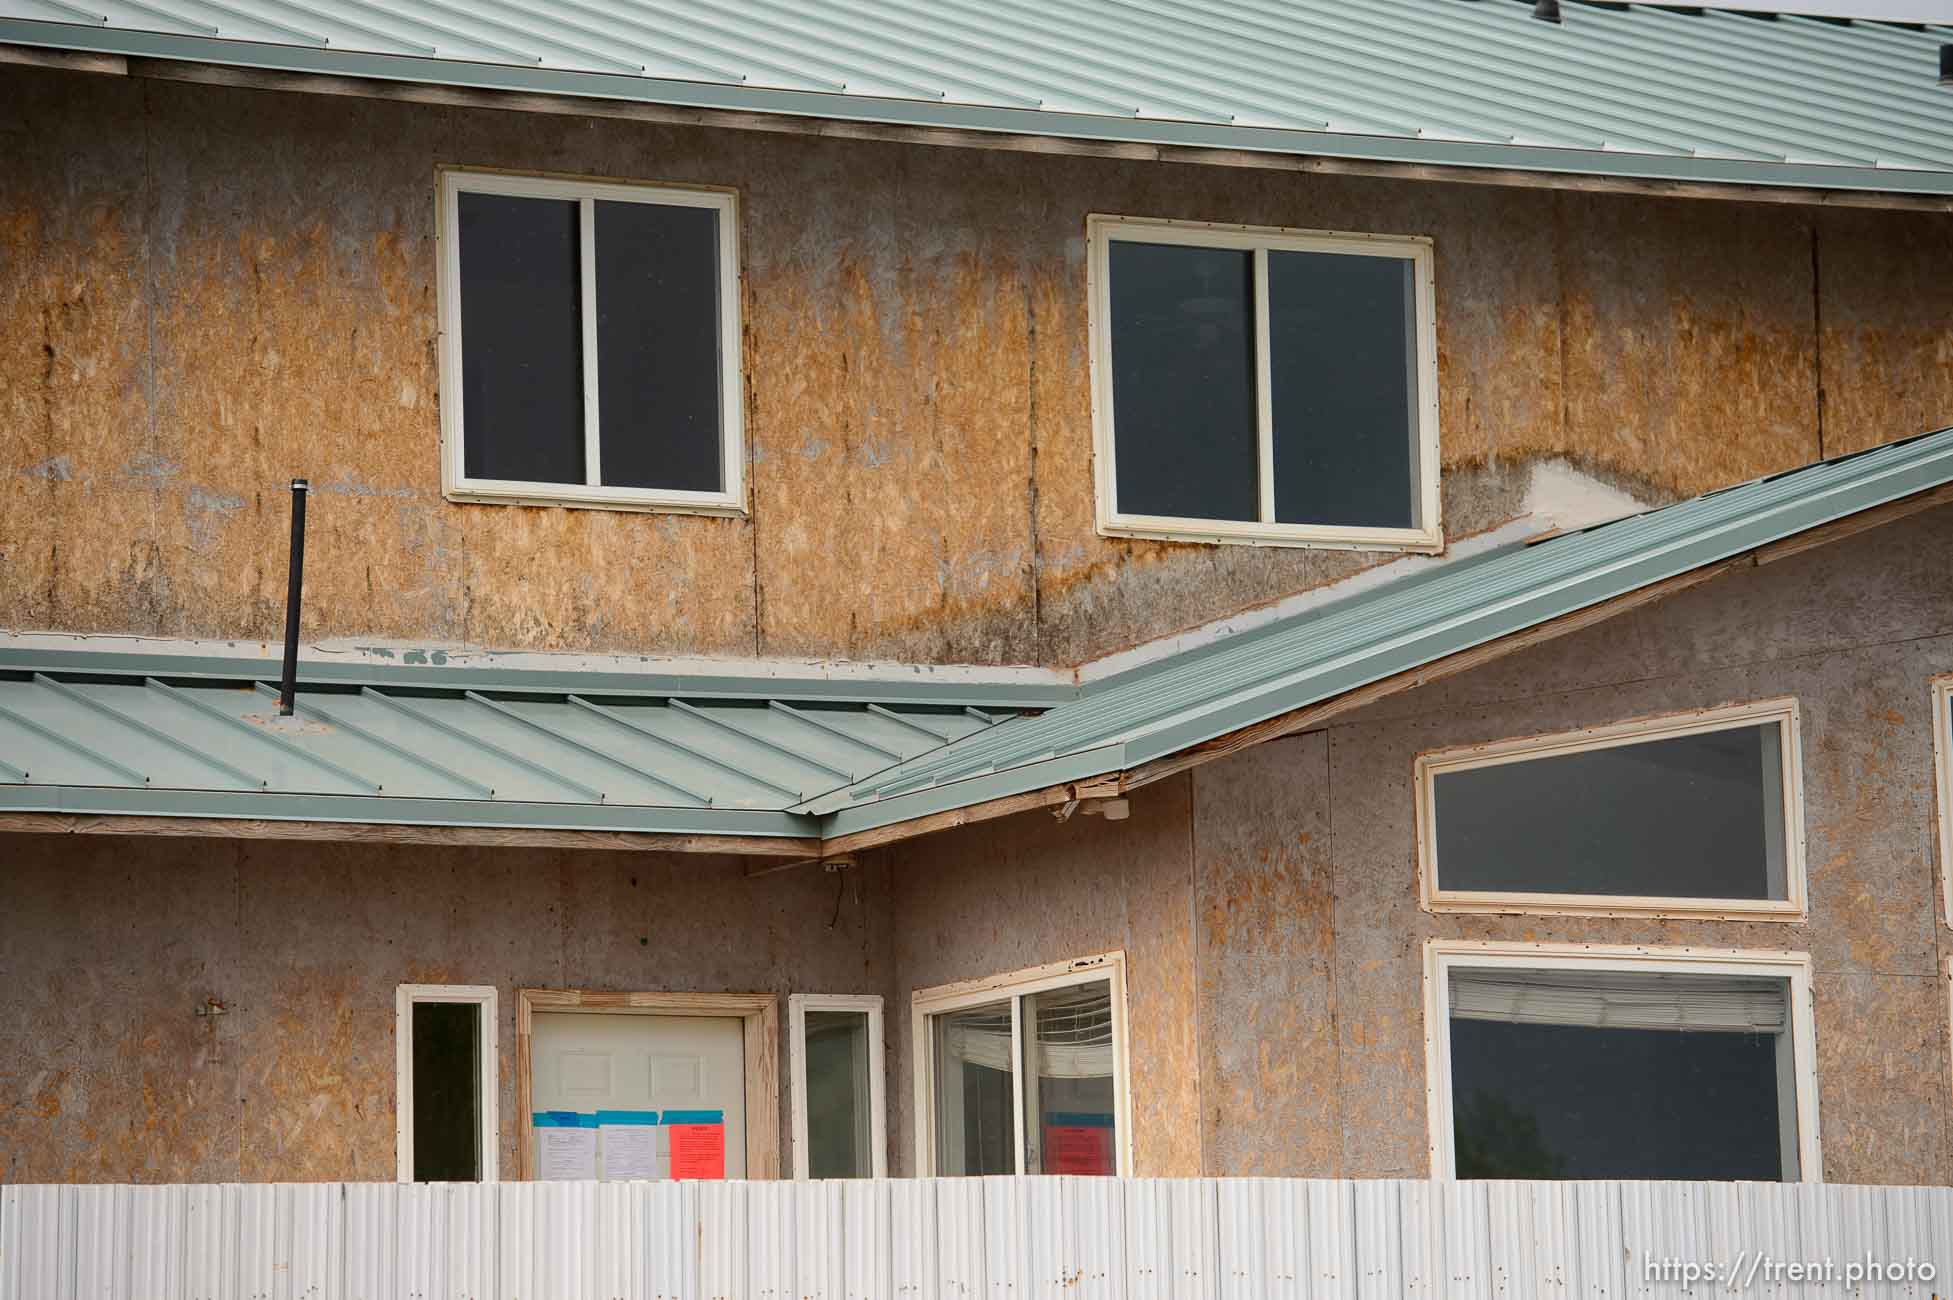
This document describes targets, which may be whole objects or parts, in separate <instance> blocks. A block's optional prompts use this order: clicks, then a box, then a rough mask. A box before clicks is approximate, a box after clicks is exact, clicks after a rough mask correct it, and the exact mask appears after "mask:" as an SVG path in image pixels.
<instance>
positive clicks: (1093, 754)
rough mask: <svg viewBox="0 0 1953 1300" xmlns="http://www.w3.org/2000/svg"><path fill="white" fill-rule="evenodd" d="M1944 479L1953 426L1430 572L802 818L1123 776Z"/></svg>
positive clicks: (1263, 632) (1135, 681) (864, 817)
mask: <svg viewBox="0 0 1953 1300" xmlns="http://www.w3.org/2000/svg"><path fill="white" fill-rule="evenodd" d="M1948 482H1953V429H1946V430H1941V431H1939V432H1937V433H1932V434H1927V435H1924V436H1921V437H1918V438H1913V439H1909V440H1907V441H1905V442H1900V443H1893V444H1891V445H1889V446H1885V447H1881V448H1878V449H1876V450H1874V451H1868V452H1862V453H1859V454H1858V455H1855V456H1848V457H1843V458H1840V459H1837V460H1832V461H1825V462H1822V463H1820V464H1816V465H1812V466H1809V467H1806V468H1804V469H1799V470H1793V471H1790V472H1788V473H1784V474H1779V475H1775V476H1773V477H1771V478H1765V479H1758V480H1756V481H1754V482H1751V483H1745V484H1742V485H1740V486H1738V487H1733V488H1728V489H1725V490H1724V491H1721V492H1716V493H1712V494H1710V495H1708V496H1704V497H1697V498H1695V499H1694V500H1691V501H1685V502H1681V503H1679V504H1677V505H1672V506H1668V507H1666V508H1663V509H1659V510H1651V511H1648V512H1646V513H1643V514H1639V515H1633V516H1630V517H1628V518H1626V519H1621V520H1617V521H1615V522H1613V523H1609V524H1604V525H1601V526H1599V527H1596V528H1590V529H1587V530H1585V531H1583V532H1578V533H1570V534H1567V535H1565V536H1562V537H1555V538H1551V539H1549V540H1547V541H1544V542H1541V543H1538V544H1536V545H1532V546H1525V545H1517V546H1511V547H1506V548H1502V549H1500V550H1497V551H1493V552H1490V553H1488V554H1486V555H1483V556H1478V557H1474V558H1472V559H1469V560H1462V561H1457V562H1454V563H1451V564H1446V565H1442V566H1438V567H1436V568H1434V569H1432V570H1429V571H1427V572H1426V573H1425V574H1423V575H1421V576H1418V577H1414V578H1407V579H1403V580H1400V581H1398V582H1395V583H1392V584H1389V585H1387V586H1383V587H1379V588H1376V589H1374V590H1372V591H1369V592H1366V593H1363V594H1361V595H1357V596H1352V597H1349V598H1347V599H1345V600H1342V601H1339V602H1337V603H1335V604H1332V605H1328V606H1325V607H1323V608H1321V609H1317V610H1311V611H1309V612H1307V613H1304V614H1298V615H1295V616H1293V617H1290V618H1287V619H1283V620H1280V621H1277V622H1274V623H1270V624H1268V625H1266V626H1264V627H1261V628H1257V629H1255V630H1254V631H1251V632H1244V633H1241V634H1239V635H1237V636H1234V637H1232V638H1230V639H1228V640H1225V641H1220V642H1216V643H1214V644H1211V645H1208V646H1203V647H1201V648H1199V649H1196V650H1192V651H1187V652H1184V653H1181V654H1178V655H1174V656H1173V657H1171V658H1169V659H1165V660H1162V661H1161V662H1159V663H1157V664H1153V665H1149V666H1147V667H1143V668H1139V669H1135V670H1133V671H1131V672H1128V673H1124V674H1121V675H1119V676H1116V677H1112V678H1108V679H1106V680H1105V681H1102V682H1098V683H1094V684H1091V685H1088V686H1087V687H1086V688H1085V689H1084V691H1083V693H1082V695H1081V697H1080V698H1079V699H1078V700H1077V701H1075V702H1073V703H1070V704H1061V705H1059V706H1057V707H1055V708H1053V709H1051V710H1049V711H1048V712H1046V713H1044V714H1042V715H1040V716H1038V717H1035V718H1026V719H1024V720H1021V721H1019V722H1016V723H1013V724H1012V725H1010V726H1008V727H1000V728H996V729H993V730H991V731H989V732H987V733H985V734H982V735H977V736H973V737H971V738H969V739H967V740H965V741H963V742H962V743H959V744H956V745H952V746H948V747H946V748H944V749H941V750H938V751H936V752H934V753H932V754H929V755H926V756H924V757H922V758H920V759H916V760H913V761H910V762H907V763H904V764H902V765H900V766H899V767H894V768H890V769H889V770H887V771H885V772H882V773H879V774H878V775H876V776H875V777H873V778H871V779H869V780H868V781H865V782H859V783H857V784H855V785H853V786H850V787H848V788H847V789H844V790H838V791H835V792H833V793H832V794H828V795H825V796H822V797H820V798H818V799H815V800H812V801H810V802H809V803H808V804H807V805H806V806H805V809H804V811H808V812H813V813H818V814H825V815H827V818H828V820H827V825H826V830H825V833H826V834H827V835H828V836H830V837H833V836H839V835H844V834H847V833H850V832H853V831H858V830H863V829H867V828H870V827H874V826H881V825H887V824H890V823H893V822H898V821H903V820H906V819H908V818H911V817H917V816H923V815H926V814H928V813H931V812H936V811H940V810H942V809H945V808H952V807H961V806H968V805H971V804H974V803H978V802H981V801H983V800H986V799H995V798H1001V797H1003V796H1006V795H1010V794H1016V793H1019V792H1022V791H1027V790H1035V789H1039V788H1042V787H1044V786H1047V785H1053V784H1056V783H1058V782H1062V781H1075V780H1082V779H1085V778H1088V777H1091V776H1096V775H1103V774H1106V773H1111V772H1118V771H1122V770H1127V769H1130V768H1133V767H1137V766H1139V765H1140V764H1142V763H1145V762H1148V761H1150V760H1152V759H1156V758H1161V757H1164V756H1166V755H1169V754H1174V753H1177V752H1180V751H1182V750H1185V749H1187V748H1189V747H1191V746H1194V745H1197V744H1200V743H1201V742H1203V741H1207V740H1212V739H1214V738H1215V737H1218V736H1222V735H1226V734H1228V733H1229V732H1232V731H1236V730H1238V729H1240V728H1243V727H1247V726H1251V725H1253V724H1255V723H1257V722H1262V721H1265V720H1267V719H1269V718H1273V717H1276V716H1278V715H1280V714H1283V713H1287V712H1289V711H1290V710H1293V709H1298V708H1301V707H1303V706H1305V705H1309V704H1313V703H1317V702H1319V701H1322V700H1327V699H1331V698H1333V697H1335V696H1338V695H1341V694H1343V693H1345V692H1347V691H1351V690H1354V689H1356V688H1357V687H1360V686H1363V685H1366V684H1368V683H1370V682H1374V681H1378V680H1380V679H1382V678H1385V677H1389V676H1391V675H1393V674H1395V673H1399V672H1404V671H1407V670H1410V669H1413V668H1418V667H1421V666H1423V665H1425V664H1428V663H1431V662H1433V661H1435V660H1438V659H1442V658H1443V657H1445V656H1446V655H1450V654H1454V653H1456V652H1458V651H1461V650H1465V649H1469V648H1471V647H1473V646H1477V645H1482V644H1484V643H1486V642H1488V641H1493V640H1496V639H1498V638H1499V637H1502V636H1508V635H1511V634H1513V633H1516V632H1521V631H1524V630H1526V629H1528V628H1531V627H1535V626H1537V625H1539V624H1541V623H1545V622H1548V621H1550V620H1552V619H1554V618H1557V617H1560V616H1562V615H1565V614H1569V613H1573V612H1576V611H1578V610H1581V609H1585V608H1588V607H1589V606H1592V605H1596V604H1599V603H1601V602H1602V601H1605V600H1609V599H1612V598H1613V597H1615V596H1619V595H1623V594H1626V593H1628V592H1632V591H1636V590H1638V589H1640V588H1642V587H1645V586H1648V585H1650V584H1652V583H1656V582H1660V581H1663V580H1664V579H1667V578H1671V577H1674V576H1677V575H1679V574H1683V573H1687V572H1688V571H1690V570H1692V569H1696V568H1699V567H1701V566H1703V565H1706V564H1712V563H1714V562H1716V561H1718V560H1722V559H1726V558H1728V557H1730V556H1733V555H1739V554H1742V553H1743V552H1745V551H1748V550H1751V549H1753V548H1755V547H1758V546H1762V545H1766V544H1768V543H1770V542H1774V541H1778V540H1781V539H1783V538H1786V537H1790V536H1793V535H1795V534H1797V533H1800V532H1803V531H1805V530H1806V529H1809V528H1813V527H1816V526H1818V525H1820V524H1824V523H1828V522H1831V521H1833V520H1836V519H1841V518H1844V517H1846V516H1848V515H1852V514H1856V513H1858V512H1860V511H1863V510H1867V509H1870V508H1871V507H1874V506H1877V505H1882V504H1884V503H1886V502H1888V501H1893V500H1897V499H1898V498H1901V497H1905V496H1910V495H1912V494H1914V493H1917V492H1921V491H1924V490H1927V489H1930V488H1936V487H1939V486H1942V485H1943V484H1945V483H1948Z"/></svg>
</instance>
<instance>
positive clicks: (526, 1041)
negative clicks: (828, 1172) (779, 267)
mask: <svg viewBox="0 0 1953 1300" xmlns="http://www.w3.org/2000/svg"><path fill="white" fill-rule="evenodd" d="M537 1011H541V1012H543V1013H544V1014H547V1013H549V1012H551V1011H578V1012H596V1013H599V1014H604V1015H626V1016H712V1017H717V1018H721V1019H726V1018H731V1017H735V1016H736V1017H738V1018H739V1020H740V1022H741V1025H742V1027H743V1028H744V1030H745V1054H746V1177H747V1178H749V1179H755V1178H778V1177H779V1176H780V999H779V996H778V995H777V994H773V993H606V992H602V991H600V990H597V989H517V990H516V991H515V1112H516V1116H517V1119H518V1121H527V1120H528V1119H529V1117H530V1115H531V1110H530V1097H531V1095H532V1090H531V1083H530V1070H531V1067H532V1054H531V1049H532V1047H533V1030H532V1017H533V1015H534V1013H535V1012H537ZM528 1129H529V1125H528V1123H520V1122H519V1123H518V1125H517V1130H518V1131H517V1135H516V1144H515V1150H516V1177H518V1178H520V1179H522V1180H523V1181H525V1182H526V1181H528V1180H530V1179H533V1178H534V1177H535V1176H536V1170H535V1167H534V1165H535V1157H534V1156H533V1155H532V1154H531V1153H530V1150H529V1145H530V1144H529V1132H528Z"/></svg>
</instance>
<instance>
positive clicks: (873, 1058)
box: [787, 993, 888, 1179]
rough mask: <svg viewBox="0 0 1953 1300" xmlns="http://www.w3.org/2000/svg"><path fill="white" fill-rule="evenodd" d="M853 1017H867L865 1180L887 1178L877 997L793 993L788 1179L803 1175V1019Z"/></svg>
mask: <svg viewBox="0 0 1953 1300" xmlns="http://www.w3.org/2000/svg"><path fill="white" fill-rule="evenodd" d="M809 1011H854V1012H859V1013H862V1014H865V1015H866V1016H867V1017H868V1143H869V1146H868V1152H869V1172H868V1174H867V1175H866V1176H867V1177H870V1178H886V1177H888V1100H887V1092H888V1088H887V1074H886V1070H887V1055H888V1054H887V1051H886V1050H885V1049H884V1047H883V1044H882V999H881V995H880V994H878V993H861V994H855V993H794V994H790V995H788V997H787V1060H788V1075H787V1077H788V1081H789V1086H790V1087H791V1088H792V1090H793V1108H792V1109H793V1128H792V1138H793V1176H794V1177H795V1178H800V1179H804V1178H807V1177H809V1176H810V1175H809V1174H808V1172H807V1163H808V1162H807V1013H808V1012H809Z"/></svg>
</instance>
